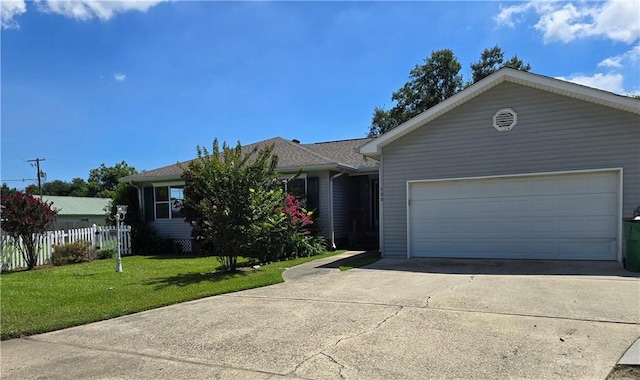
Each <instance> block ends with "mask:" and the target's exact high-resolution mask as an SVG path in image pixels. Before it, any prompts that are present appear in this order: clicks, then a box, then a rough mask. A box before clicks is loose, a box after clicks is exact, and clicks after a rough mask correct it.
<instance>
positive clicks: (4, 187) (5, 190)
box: [2, 182, 17, 195]
mask: <svg viewBox="0 0 640 380" xmlns="http://www.w3.org/2000/svg"><path fill="white" fill-rule="evenodd" d="M16 191H17V190H16V188H15V187H9V186H7V184H6V183H4V182H3V183H2V195H8V194H12V193H15V192H16Z"/></svg>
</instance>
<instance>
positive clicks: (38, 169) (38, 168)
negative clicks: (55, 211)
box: [27, 158, 46, 200]
mask: <svg viewBox="0 0 640 380" xmlns="http://www.w3.org/2000/svg"><path fill="white" fill-rule="evenodd" d="M40 161H46V160H45V159H44V158H36V159H33V160H27V162H35V163H36V170H37V171H38V192H39V193H40V200H42V182H41V181H40V178H41V177H42V172H40Z"/></svg>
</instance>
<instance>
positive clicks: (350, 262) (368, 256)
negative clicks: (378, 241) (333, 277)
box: [338, 251, 380, 271]
mask: <svg viewBox="0 0 640 380" xmlns="http://www.w3.org/2000/svg"><path fill="white" fill-rule="evenodd" d="M378 260H380V252H378V251H369V252H365V253H361V254H359V255H355V256H352V257H349V258H348V259H344V260H340V266H338V268H340V270H341V271H345V270H349V269H353V268H360V267H363V266H365V265H369V264H373V263H375V262H376V261H378Z"/></svg>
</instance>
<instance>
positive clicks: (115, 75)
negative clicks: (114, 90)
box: [113, 73, 127, 82]
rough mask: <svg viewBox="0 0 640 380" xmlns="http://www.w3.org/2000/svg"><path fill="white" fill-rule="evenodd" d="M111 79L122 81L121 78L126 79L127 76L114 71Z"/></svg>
mask: <svg viewBox="0 0 640 380" xmlns="http://www.w3.org/2000/svg"><path fill="white" fill-rule="evenodd" d="M113 79H115V80H117V81H118V82H122V81H123V80H125V79H127V76H126V75H125V74H122V73H115V74H113Z"/></svg>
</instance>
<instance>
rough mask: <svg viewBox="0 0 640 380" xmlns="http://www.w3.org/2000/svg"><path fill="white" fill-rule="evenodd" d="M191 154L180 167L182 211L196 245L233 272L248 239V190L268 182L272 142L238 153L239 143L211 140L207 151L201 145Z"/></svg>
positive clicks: (250, 210) (271, 173)
mask: <svg viewBox="0 0 640 380" xmlns="http://www.w3.org/2000/svg"><path fill="white" fill-rule="evenodd" d="M197 152H198V156H197V158H196V159H195V160H192V161H190V162H189V164H188V165H187V167H186V168H185V169H184V173H183V178H184V180H185V187H184V203H183V208H182V211H183V213H184V215H185V220H186V221H187V222H189V223H191V225H192V226H193V231H192V234H193V236H194V237H195V238H196V239H197V240H199V241H200V242H201V249H202V250H203V251H205V252H207V253H211V254H213V255H215V256H217V257H218V258H219V260H220V262H221V263H222V264H223V266H225V267H226V268H227V269H228V270H231V271H233V270H235V269H236V264H237V258H238V256H240V255H243V254H245V253H247V251H248V249H249V247H250V243H251V234H252V231H251V224H252V223H253V220H252V218H253V208H252V205H251V196H252V195H251V194H252V193H251V189H257V188H260V187H265V186H268V184H269V183H270V181H269V179H272V178H274V176H275V168H276V165H277V162H278V158H277V156H276V155H275V154H274V153H273V147H272V146H270V147H266V148H264V149H258V148H257V147H256V148H254V149H252V150H251V151H249V152H243V151H242V146H241V145H240V142H238V144H237V145H236V147H235V148H231V147H229V146H227V145H226V143H223V145H222V149H220V146H219V144H218V140H217V139H216V140H214V142H213V150H212V152H211V153H209V152H208V151H207V149H205V148H202V147H198V148H197Z"/></svg>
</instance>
